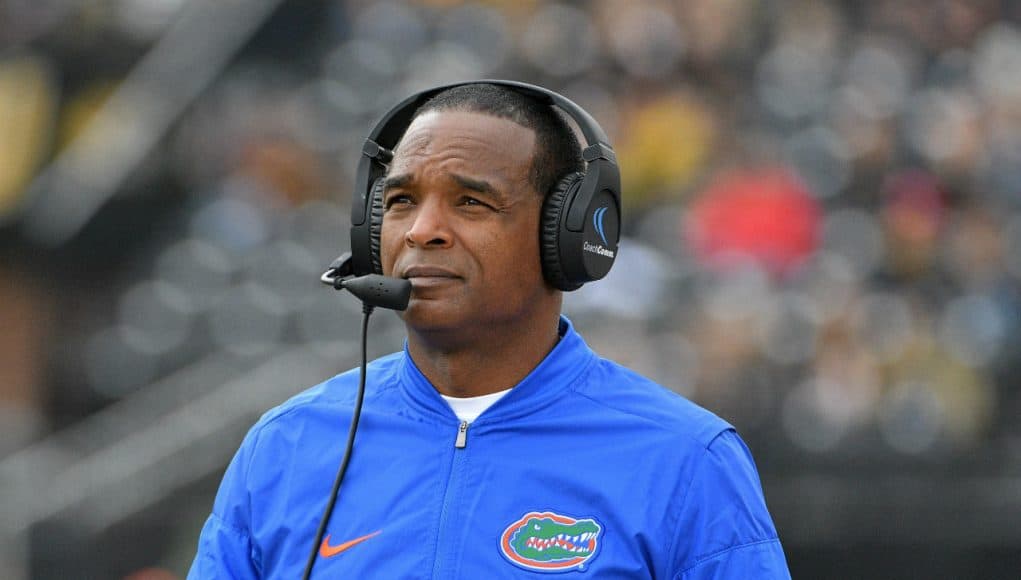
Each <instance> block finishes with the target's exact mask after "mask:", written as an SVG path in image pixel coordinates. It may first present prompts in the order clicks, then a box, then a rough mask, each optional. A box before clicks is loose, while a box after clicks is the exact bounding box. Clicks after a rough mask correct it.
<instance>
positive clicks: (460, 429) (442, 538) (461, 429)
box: [433, 421, 469, 579]
mask: <svg viewBox="0 0 1021 580" xmlns="http://www.w3.org/2000/svg"><path fill="white" fill-rule="evenodd" d="M468 425H469V423H468V421H461V423H460V424H458V426H457V437H456V438H455V439H454V459H453V461H452V462H451V465H450V475H449V477H448V478H447V489H446V491H445V492H444V493H443V505H442V507H441V508H440V525H439V530H438V532H437V534H436V556H435V560H434V561H433V578H437V579H440V578H443V579H445V578H449V577H450V575H449V574H448V573H447V571H445V570H444V568H447V567H449V566H448V562H447V561H448V560H450V559H451V557H452V554H451V552H452V550H453V546H451V543H452V541H451V540H450V539H448V536H450V535H451V534H453V533H454V532H453V531H448V530H447V528H448V527H449V526H450V523H449V520H450V519H451V517H452V514H451V512H452V511H454V510H455V508H454V506H456V505H457V503H458V502H459V501H460V495H461V483H460V482H461V478H462V476H461V471H462V470H463V464H464V459H465V453H466V452H467V450H465V448H466V447H467V446H468ZM462 450H464V451H462Z"/></svg>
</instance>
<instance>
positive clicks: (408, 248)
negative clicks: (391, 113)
mask: <svg viewBox="0 0 1021 580" xmlns="http://www.w3.org/2000/svg"><path fill="white" fill-rule="evenodd" d="M578 151H579V147H578V143H577V141H576V140H575V138H574V135H573V133H572V132H571V131H570V128H569V127H568V126H567V124H566V123H564V121H563V120H562V119H561V118H560V117H559V115H558V114H557V113H556V112H555V111H554V110H552V109H551V108H550V107H548V106H546V105H541V104H538V103H535V102H534V101H532V100H531V99H529V98H527V97H524V96H521V95H518V94H517V93H514V92H513V91H509V90H506V89H502V88H497V87H489V86H485V85H472V86H467V87H456V88H454V89H450V90H448V91H445V92H443V93H441V94H439V95H438V96H437V97H435V98H434V99H432V100H431V101H429V102H427V103H426V104H425V105H424V106H423V107H422V108H421V109H420V110H419V111H418V113H417V114H416V116H415V118H414V120H413V121H412V123H411V125H410V126H409V127H408V129H407V131H406V132H405V134H404V136H403V138H402V139H401V142H400V144H399V145H398V147H397V148H396V150H395V153H394V158H393V161H392V162H391V164H390V168H389V172H388V173H387V176H386V187H385V191H384V194H383V205H384V214H383V223H382V231H381V258H382V263H383V271H384V273H385V274H388V275H392V276H399V277H404V278H408V279H409V280H411V281H412V284H413V288H414V290H413V293H412V300H411V304H410V305H409V307H408V310H407V311H406V312H405V314H404V319H405V321H406V322H407V323H408V325H409V329H410V330H414V331H418V332H421V333H432V334H434V335H438V334H447V335H456V336H460V337H464V338H465V339H467V340H470V338H471V336H473V335H476V334H478V333H487V332H488V333H499V332H502V331H506V330H507V329H509V328H512V327H516V328H518V329H519V330H520V328H527V327H528V326H529V325H536V324H545V323H549V324H555V321H556V316H557V314H558V313H559V310H560V294H559V292H557V291H556V290H554V289H553V288H551V287H550V286H549V285H548V284H546V283H545V281H544V280H543V275H542V267H541V263H540V251H539V224H540V212H541V207H542V201H543V198H544V196H545V195H546V194H547V193H548V191H549V189H550V188H551V187H552V185H553V184H554V183H556V181H557V180H558V179H559V178H560V177H561V176H562V174H561V173H560V172H571V171H574V170H577V169H580V168H581V167H580V166H581V159H580V155H579V154H578Z"/></svg>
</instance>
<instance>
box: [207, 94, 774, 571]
mask: <svg viewBox="0 0 1021 580" xmlns="http://www.w3.org/2000/svg"><path fill="white" fill-rule="evenodd" d="M580 169H583V163H582V161H581V156H580V149H579V145H578V143H577V141H576V140H575V138H574V136H573V134H572V132H571V130H570V129H569V127H568V126H567V125H566V123H565V122H564V121H563V120H562V119H561V118H560V117H559V115H558V114H557V113H556V111H555V110H554V109H552V108H550V107H549V106H547V105H544V104H540V103H538V102H537V101H536V100H534V99H532V98H530V97H528V96H526V95H523V94H521V93H519V92H517V91H514V90H510V89H508V88H506V87H500V86H491V85H478V84H476V85H467V86H459V87H455V88H452V89H449V90H447V91H444V92H442V93H440V94H439V95H438V96H436V97H434V98H433V99H432V100H430V101H428V102H427V103H426V104H425V105H424V106H423V107H422V108H421V109H419V111H418V112H417V114H416V116H415V117H414V120H413V121H412V122H411V124H410V126H409V127H408V128H407V130H406V131H405V133H404V135H403V137H402V138H401V140H400V144H399V146H398V147H397V148H396V151H395V153H394V157H393V160H392V162H391V164H390V166H389V170H388V173H387V175H386V178H385V181H384V182H383V183H384V188H383V194H382V205H383V218H382V225H381V230H380V258H381V263H382V269H383V271H384V273H385V274H387V275H390V276H395V277H401V278H406V279H407V280H409V281H410V282H411V284H412V288H413V290H412V295H411V301H410V303H409V305H408V308H407V310H406V311H405V312H404V313H403V315H402V316H403V319H404V322H405V325H406V327H407V333H408V338H407V343H406V348H405V350H404V352H402V353H397V354H394V355H390V356H387V357H384V358H381V359H379V360H376V361H374V362H373V363H372V364H370V365H369V367H368V373H367V376H368V390H367V394H366V396H365V407H364V411H363V414H362V418H361V423H360V427H359V431H358V436H357V440H356V446H355V451H354V454H353V459H352V460H351V464H350V469H349V471H348V472H347V476H346V480H345V483H344V488H343V491H342V493H341V494H340V498H339V500H338V502H337V504H336V508H335V510H334V511H333V514H332V516H331V517H330V519H329V521H328V523H327V527H326V530H327V536H326V538H325V539H324V540H323V541H322V543H321V545H320V550H319V555H318V560H316V564H315V568H314V572H315V574H314V575H321V576H322V577H330V578H386V579H390V578H435V579H440V578H442V579H448V578H471V579H476V578H486V579H489V578H530V577H539V576H541V575H543V574H546V573H550V572H561V573H565V574H567V575H568V577H569V576H570V575H577V576H579V577H584V578H670V579H695V578H734V579H737V578H741V579H748V578H788V577H789V574H788V572H787V568H786V563H785V561H784V556H783V551H782V549H781V547H780V544H779V540H778V539H777V535H776V531H775V529H774V527H773V524H772V521H771V520H770V517H769V515H768V513H767V512H766V508H765V504H764V501H763V498H762V492H761V489H760V485H759V480H758V477H757V475H756V473H755V468H754V465H753V463H752V459H751V457H750V455H749V453H748V450H747V448H746V447H745V446H744V444H743V443H742V442H741V440H740V439H739V438H738V436H737V435H736V434H735V432H734V430H733V429H732V428H731V427H730V426H729V425H727V424H726V423H725V422H723V421H722V420H720V419H719V418H717V417H715V416H713V415H712V414H710V413H709V412H707V411H705V410H703V409H701V408H699V407H697V406H695V405H694V404H692V403H690V402H688V401H686V400H684V399H683V398H681V397H679V396H677V395H676V394H673V393H672V392H670V391H668V390H666V389H664V388H662V387H660V386H658V385H656V384H654V383H652V382H651V381H649V380H647V379H645V378H642V377H641V376H638V375H637V374H635V373H633V372H631V371H628V370H627V369H624V368H622V367H620V366H619V365H617V364H615V363H613V362H610V361H607V360H604V359H600V358H599V357H598V356H597V355H596V354H595V353H593V352H592V351H591V350H589V348H588V347H587V346H586V345H585V342H584V341H583V340H582V338H581V337H580V336H579V335H578V334H577V333H576V332H575V331H574V329H573V328H572V327H571V324H570V322H569V321H568V320H567V319H565V318H563V317H561V316H560V308H561V292H560V291H559V290H556V289H554V288H553V286H552V285H551V284H550V283H549V281H548V280H547V279H546V278H545V277H544V274H543V268H542V265H541V263H540V257H539V256H540V252H541V248H540V241H539V235H538V234H537V232H538V231H539V229H540V223H541V219H542V217H541V210H542V208H543V198H544V195H546V194H548V193H549V192H550V190H551V189H553V188H554V184H556V183H557V182H558V181H559V180H560V179H561V178H562V177H563V176H564V175H566V174H569V173H571V172H574V171H577V170H580ZM357 381H358V372H357V371H354V372H349V373H345V374H343V375H340V376H338V377H335V378H333V379H331V380H329V381H327V382H325V383H323V384H322V385H319V386H318V387H315V388H313V389H311V390H309V391H306V392H305V393H303V394H301V395H299V396H297V397H295V398H294V399H292V400H290V401H288V402H287V403H285V404H283V405H282V406H280V407H279V408H277V409H275V410H273V411H271V412H269V413H267V414H266V415H265V416H264V417H263V418H262V419H261V420H260V421H259V423H258V424H257V425H256V426H255V427H254V428H253V429H252V431H251V432H250V433H249V435H248V436H247V438H246V439H245V442H244V443H243V444H242V447H241V449H240V450H239V451H238V454H237V455H236V457H235V458H234V461H233V462H232V463H231V466H230V467H229V468H228V471H227V473H226V475H225V476H224V481H223V484H222V485H221V488H220V492H219V494H218V496H217V499H216V503H215V505H214V508H213V513H212V515H211V516H210V517H209V520H208V521H207V523H206V526H205V527H204V528H203V531H202V537H201V538H200V542H199V553H198V555H197V556H196V559H195V562H194V564H193V567H192V570H191V574H190V576H189V577H190V578H207V577H231V578H297V577H300V575H301V571H302V570H303V568H304V564H305V560H306V555H307V553H308V550H309V548H310V546H309V543H310V542H311V541H312V539H313V538H314V537H315V530H316V527H317V525H318V523H319V522H318V519H319V517H320V514H321V513H322V507H323V505H324V503H325V501H326V500H325V498H326V497H327V496H328V493H329V489H330V482H331V481H332V477H333V473H334V470H335V469H336V466H337V464H338V462H339V460H340V454H341V452H342V450H341V445H340V444H339V441H340V440H341V439H342V435H343V432H344V430H345V428H346V426H347V423H348V421H349V420H350V418H351V414H352V405H353V404H352V402H353V400H354V397H355V395H354V391H355V386H356V385H357Z"/></svg>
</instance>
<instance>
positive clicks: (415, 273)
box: [401, 266, 460, 288]
mask: <svg viewBox="0 0 1021 580" xmlns="http://www.w3.org/2000/svg"><path fill="white" fill-rule="evenodd" d="M401 277H402V278H404V279H406V280H408V281H410V282H411V285H412V287H413V288H418V287H425V286H439V285H442V284H448V283H450V282H453V281H454V280H457V279H458V278H460V276H458V275H457V274H455V273H454V272H451V271H450V270H447V269H445V268H439V267H436V266H411V267H409V268H407V269H405V270H404V272H403V273H402V274H401Z"/></svg>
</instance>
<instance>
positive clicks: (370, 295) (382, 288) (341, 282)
mask: <svg viewBox="0 0 1021 580" xmlns="http://www.w3.org/2000/svg"><path fill="white" fill-rule="evenodd" d="M319 280H320V281H321V282H322V283H323V284H328V285H330V286H333V287H334V288H336V289H337V290H340V289H344V290H347V291H348V292H350V293H352V294H354V295H355V297H356V298H358V299H359V300H361V301H362V302H363V303H364V304H367V305H369V306H379V307H380V308H387V309H389V310H404V309H405V308H407V307H408V300H410V299H411V282H408V281H407V280H404V279H403V278H392V277H390V276H381V275H379V274H368V275H366V276H358V277H355V276H354V274H353V270H352V264H351V252H345V253H344V254H343V255H341V256H340V257H339V258H337V259H336V260H334V261H333V263H332V264H330V267H329V268H328V269H327V270H326V272H323V275H322V276H321V277H320V278H319Z"/></svg>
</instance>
